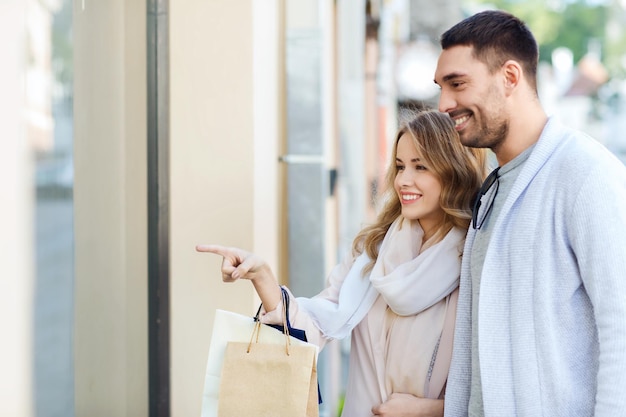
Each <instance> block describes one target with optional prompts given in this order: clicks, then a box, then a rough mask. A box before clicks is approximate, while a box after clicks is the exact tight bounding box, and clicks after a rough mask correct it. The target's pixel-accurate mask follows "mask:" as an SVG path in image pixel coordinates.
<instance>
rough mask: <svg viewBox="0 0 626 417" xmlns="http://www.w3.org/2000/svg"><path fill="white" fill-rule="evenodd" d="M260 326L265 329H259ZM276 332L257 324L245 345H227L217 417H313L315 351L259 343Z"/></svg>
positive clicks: (286, 337)
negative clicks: (262, 334) (260, 337)
mask: <svg viewBox="0 0 626 417" xmlns="http://www.w3.org/2000/svg"><path fill="white" fill-rule="evenodd" d="M263 327H265V328H264V329H262V328H263ZM261 330H263V331H265V332H269V331H272V332H273V331H275V330H273V329H268V328H267V327H266V326H264V325H262V324H261V323H260V322H257V324H256V327H255V332H254V334H253V336H252V339H251V340H250V342H248V343H245V342H228V344H227V346H226V352H225V354H224V364H223V367H222V374H221V381H220V391H219V402H218V416H219V417H295V416H302V417H305V416H306V417H317V416H318V401H317V370H316V356H317V349H316V348H315V347H314V346H306V345H300V346H296V345H293V346H292V345H291V344H290V339H289V335H288V333H287V332H286V331H285V333H284V340H285V342H284V343H283V344H282V345H280V344H275V343H259V342H258V340H256V335H257V334H258V333H259V332H261Z"/></svg>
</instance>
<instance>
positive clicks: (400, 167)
mask: <svg viewBox="0 0 626 417" xmlns="http://www.w3.org/2000/svg"><path fill="white" fill-rule="evenodd" d="M396 171H404V166H402V165H396Z"/></svg>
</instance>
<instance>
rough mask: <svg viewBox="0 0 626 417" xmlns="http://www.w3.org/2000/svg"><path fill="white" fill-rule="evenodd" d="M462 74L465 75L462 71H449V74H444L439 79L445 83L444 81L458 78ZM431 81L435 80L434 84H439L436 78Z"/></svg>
mask: <svg viewBox="0 0 626 417" xmlns="http://www.w3.org/2000/svg"><path fill="white" fill-rule="evenodd" d="M464 75H465V74H464V73H462V72H452V73H450V74H448V75H444V76H443V78H442V79H441V81H442V82H444V83H445V82H447V81H450V80H453V79H455V78H460V77H463V76H464ZM433 81H434V82H435V84H439V83H438V82H437V80H433Z"/></svg>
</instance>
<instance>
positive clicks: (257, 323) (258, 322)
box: [246, 287, 291, 356]
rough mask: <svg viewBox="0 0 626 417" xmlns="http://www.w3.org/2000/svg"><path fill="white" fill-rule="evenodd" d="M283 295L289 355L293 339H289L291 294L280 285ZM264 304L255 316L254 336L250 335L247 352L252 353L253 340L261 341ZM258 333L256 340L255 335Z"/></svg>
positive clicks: (287, 351)
mask: <svg viewBox="0 0 626 417" xmlns="http://www.w3.org/2000/svg"><path fill="white" fill-rule="evenodd" d="M280 290H281V295H282V297H283V334H284V335H285V352H286V353H287V356H289V346H290V345H291V339H289V329H291V323H290V322H289V315H288V311H289V295H288V294H287V291H285V289H284V288H283V287H280ZM262 306H263V304H261V305H260V306H259V309H258V310H257V312H256V315H255V316H254V328H253V329H252V336H250V343H248V350H247V351H246V352H247V353H250V349H251V348H252V341H253V340H254V343H259V335H260V334H261V320H259V314H260V313H261V307H262ZM255 335H256V340H255V337H254V336H255Z"/></svg>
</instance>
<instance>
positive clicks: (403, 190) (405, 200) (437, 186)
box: [394, 133, 444, 237]
mask: <svg viewBox="0 0 626 417" xmlns="http://www.w3.org/2000/svg"><path fill="white" fill-rule="evenodd" d="M394 188H395V190H396V194H397V195H398V198H399V199H400V203H401V204H402V216H403V217H404V218H406V219H409V220H419V223H420V226H421V227H422V229H423V230H424V235H425V236H426V237H430V236H431V235H432V233H434V232H435V228H436V227H437V226H438V225H439V223H440V222H441V220H442V218H443V215H444V212H443V209H442V208H441V206H440V204H439V197H440V195H441V183H440V181H439V178H438V177H437V176H436V175H435V174H434V173H433V172H432V171H430V169H429V167H428V165H427V163H426V161H425V160H424V158H423V157H422V155H420V153H419V152H418V151H417V149H416V148H415V145H414V144H413V138H412V137H411V135H410V134H409V133H404V134H403V135H402V136H401V137H400V139H399V140H398V146H397V154H396V179H395V181H394Z"/></svg>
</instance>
